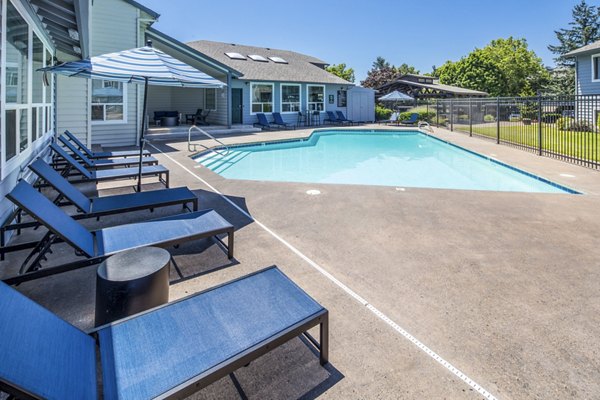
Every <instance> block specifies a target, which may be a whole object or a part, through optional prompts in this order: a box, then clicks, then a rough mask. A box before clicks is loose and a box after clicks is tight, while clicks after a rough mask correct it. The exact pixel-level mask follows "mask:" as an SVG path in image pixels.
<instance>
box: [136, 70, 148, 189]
mask: <svg viewBox="0 0 600 400" xmlns="http://www.w3.org/2000/svg"><path fill="white" fill-rule="evenodd" d="M147 101H148V77H145V78H144V107H143V108H142V110H143V111H142V127H141V129H140V166H139V172H138V187H137V190H138V192H141V191H142V160H143V157H144V129H145V127H146V102H147Z"/></svg>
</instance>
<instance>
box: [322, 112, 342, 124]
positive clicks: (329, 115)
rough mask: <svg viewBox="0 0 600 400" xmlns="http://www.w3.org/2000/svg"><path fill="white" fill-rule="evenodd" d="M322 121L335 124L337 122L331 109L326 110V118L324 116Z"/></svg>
mask: <svg viewBox="0 0 600 400" xmlns="http://www.w3.org/2000/svg"><path fill="white" fill-rule="evenodd" d="M323 122H327V123H329V124H331V125H336V124H338V123H339V121H338V119H337V117H336V116H335V114H334V112H333V111H327V118H325V119H324V120H323Z"/></svg>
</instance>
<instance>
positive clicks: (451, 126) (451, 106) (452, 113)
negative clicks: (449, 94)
mask: <svg viewBox="0 0 600 400" xmlns="http://www.w3.org/2000/svg"><path fill="white" fill-rule="evenodd" d="M450 131H451V132H454V99H450Z"/></svg>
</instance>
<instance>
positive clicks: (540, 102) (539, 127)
mask: <svg viewBox="0 0 600 400" xmlns="http://www.w3.org/2000/svg"><path fill="white" fill-rule="evenodd" d="M542 137H543V135H542V96H541V95H540V94H538V155H540V156H541V155H542Z"/></svg>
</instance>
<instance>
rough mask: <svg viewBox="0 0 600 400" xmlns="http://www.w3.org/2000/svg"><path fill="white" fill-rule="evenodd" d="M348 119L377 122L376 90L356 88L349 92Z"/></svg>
mask: <svg viewBox="0 0 600 400" xmlns="http://www.w3.org/2000/svg"><path fill="white" fill-rule="evenodd" d="M347 118H348V119H351V120H352V121H360V122H375V90H373V89H369V88H364V87H362V86H355V87H353V88H352V89H350V90H348V116H347Z"/></svg>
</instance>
